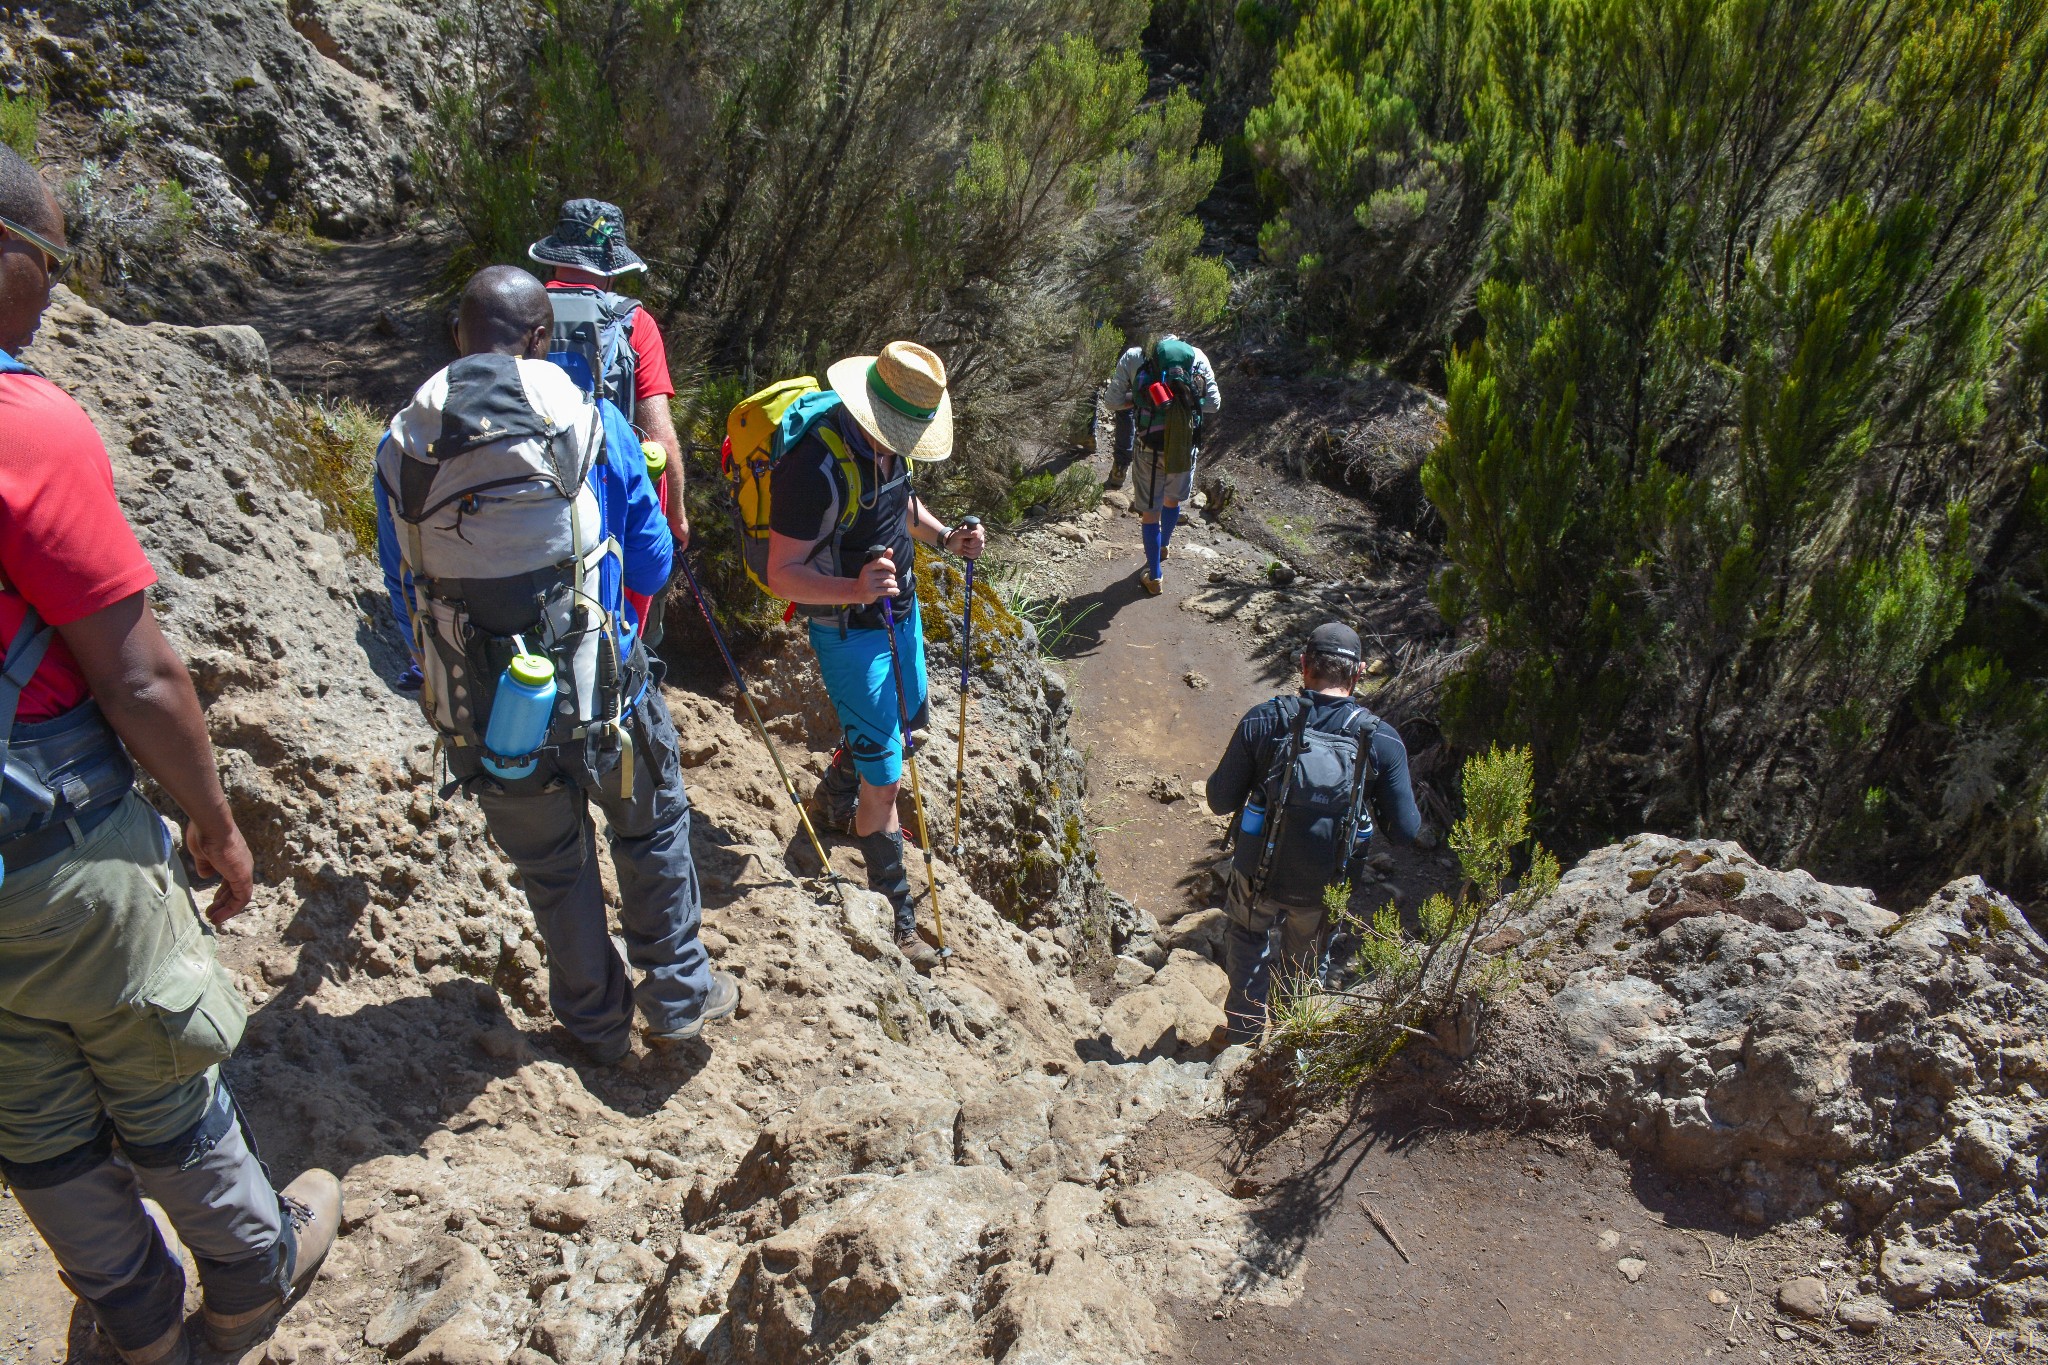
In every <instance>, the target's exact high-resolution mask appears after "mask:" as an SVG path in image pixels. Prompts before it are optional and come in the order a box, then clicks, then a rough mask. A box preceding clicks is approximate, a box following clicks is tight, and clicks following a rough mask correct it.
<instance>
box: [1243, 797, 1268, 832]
mask: <svg viewBox="0 0 2048 1365" xmlns="http://www.w3.org/2000/svg"><path fill="white" fill-rule="evenodd" d="M1265 827H1266V805H1265V803H1264V802H1263V801H1261V800H1259V799H1258V798H1257V797H1253V798H1252V799H1251V800H1249V801H1247V802H1245V803H1244V815H1243V817H1242V818H1241V819H1239V820H1238V822H1237V832H1238V833H1239V834H1257V833H1258V832H1259V831H1260V830H1262V829H1264V828H1265Z"/></svg>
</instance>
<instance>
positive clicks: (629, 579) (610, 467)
mask: <svg viewBox="0 0 2048 1365" xmlns="http://www.w3.org/2000/svg"><path fill="white" fill-rule="evenodd" d="M598 403H599V407H600V409H601V410H602V412H603V414H604V444H605V459H604V461H603V462H602V463H601V464H596V465H593V466H591V470H590V478H589V480H588V482H589V484H590V487H591V489H592V490H593V491H594V492H596V494H597V500H598V504H599V505H600V506H601V507H603V508H604V528H605V532H606V534H608V535H610V536H612V537H614V538H615V539H616V540H617V541H618V542H619V546H620V549H621V551H622V552H623V554H624V557H625V572H624V581H623V583H622V582H621V581H620V580H621V575H620V569H619V565H618V564H617V562H615V561H613V560H610V559H607V560H606V561H605V562H604V568H603V569H602V571H601V572H600V573H599V575H598V600H599V601H601V602H602V603H604V607H605V610H607V611H609V612H611V613H612V614H613V615H615V616H617V617H618V618H619V620H620V622H621V623H622V627H623V630H622V638H621V639H620V641H619V645H620V648H621V650H622V651H623V652H625V653H630V652H631V645H632V643H633V640H634V638H635V637H636V636H637V635H638V634H639V633H640V619H639V616H638V615H637V614H636V613H635V612H634V611H633V609H632V607H631V605H630V604H629V603H627V601H626V594H625V592H624V589H625V588H631V589H632V590H633V591H634V592H637V593H640V594H641V595H643V596H646V597H652V596H653V595H654V594H655V593H657V592H660V591H661V590H662V588H664V587H666V586H667V585H668V579H669V574H670V572H671V571H672V570H673V569H674V568H675V550H676V543H675V537H674V536H673V535H671V534H670V532H669V529H668V520H667V519H666V518H665V517H663V516H662V514H661V502H660V500H659V499H658V498H657V497H656V496H655V492H654V485H653V483H651V482H650V481H649V480H648V477H647V461H645V460H644V459H642V458H640V438H639V436H638V435H636V434H635V433H634V431H633V424H632V423H631V422H628V421H627V420H626V414H624V413H623V412H620V411H619V410H618V408H617V407H615V406H613V405H612V403H611V401H610V400H609V399H599V400H598ZM384 439H385V440H387V441H388V440H390V439H391V438H390V437H389V436H386V437H385V438H384ZM370 483H371V485H372V486H373V488H374V489H375V490H376V495H377V562H378V563H379V564H380V565H381V566H382V567H383V569H384V591H385V593H386V594H387V595H388V596H389V597H390V598H391V614H392V616H393V617H394V618H396V619H397V621H398V628H399V630H400V631H402V632H403V633H404V635H405V640H406V645H407V647H408V648H410V647H411V645H412V575H411V574H409V573H407V572H406V571H405V566H404V564H403V563H402V562H401V561H400V559H399V555H398V532H397V530H396V528H395V527H394V526H393V524H392V520H391V499H390V496H389V495H388V494H387V493H386V492H385V491H384V481H383V480H382V479H380V478H378V477H376V475H374V474H372V475H371V476H370Z"/></svg>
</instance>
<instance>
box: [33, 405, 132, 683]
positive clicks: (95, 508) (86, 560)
mask: <svg viewBox="0 0 2048 1365" xmlns="http://www.w3.org/2000/svg"><path fill="white" fill-rule="evenodd" d="M0 576H4V577H5V579H6V586H5V589H4V590H0V648H4V646H5V645H7V644H9V643H12V641H13V640H14V637H15V634H16V632H18V631H19V630H20V629H21V621H22V617H23V616H24V615H25V614H26V611H27V607H28V605H31V604H32V605H33V606H34V607H35V609H36V610H37V611H38V612H39V613H41V614H42V618H43V619H44V620H45V621H47V622H49V623H50V624H51V625H53V626H65V625H69V624H71V623H72V622H73V621H78V620H82V619H84V618H85V617H87V616H90V615H92V614H93V613H94V612H96V611H102V610H104V609H106V608H107V607H110V606H112V605H114V603H116V602H119V601H120V600H121V599H122V598H124V597H129V596H132V595H133V594H135V593H138V592H140V591H142V590H143V589H144V588H147V587H148V586H149V585H150V584H152V583H154V582H156V571H155V570H154V569H152V568H151V567H150V566H149V558H148V556H146V555H144V554H143V553H142V546H141V545H140V544H139V543H138V542H137V541H136V539H135V532H134V531H133V530H131V529H130V528H129V525H128V519H127V518H126V517H124V516H123V515H121V504H120V503H119V502H118V501H116V500H115V497H114V467H113V465H112V463H110V462H109V461H108V459H107V448H106V446H105V444H104V443H102V442H101V440H100V436H99V433H98V432H97V431H95V430H94V429H93V425H92V419H91V418H89V417H87V416H86V415H85V410H84V409H83V408H81V407H79V406H78V404H77V403H76V402H74V401H72V398H71V396H70V395H69V394H67V393H65V392H64V391H63V390H62V389H60V388H58V387H57V386H56V385H55V384H52V383H51V382H50V381H49V380H47V379H44V378H42V377H41V376H40V375H29V374H0ZM86 696H87V689H86V685H85V675H84V674H83V673H82V672H80V671H79V668H78V662H77V660H75V659H73V658H72V657H71V651H70V650H69V649H67V648H65V646H64V641H63V640H62V639H57V640H52V641H51V642H50V651H49V653H47V654H45V655H44V656H43V662H42V664H41V666H40V667H38V668H37V669H36V674H35V677H34V678H33V679H31V680H30V682H29V685H28V687H27V688H25V689H24V690H23V692H22V694H21V709H20V710H19V712H17V714H16V719H17V720H23V721H33V720H48V719H50V718H51V717H52V716H57V715H62V714H63V713H64V712H66V711H69V710H70V709H71V708H72V707H74V706H76V705H78V703H79V702H81V701H84V700H85V698H86Z"/></svg>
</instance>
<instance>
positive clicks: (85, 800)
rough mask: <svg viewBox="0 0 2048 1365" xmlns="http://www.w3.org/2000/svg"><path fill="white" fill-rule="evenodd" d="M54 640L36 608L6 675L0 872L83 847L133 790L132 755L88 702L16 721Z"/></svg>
mask: <svg viewBox="0 0 2048 1365" xmlns="http://www.w3.org/2000/svg"><path fill="white" fill-rule="evenodd" d="M54 634H55V632H54V631H53V630H52V629H51V628H50V627H49V626H46V625H44V624H43V619H42V617H41V616H39V615H37V614H36V611H35V609H34V608H30V609H29V610H28V613H27V615H25V616H24V617H23V618H22V623H21V629H20V631H19V632H17V633H16V635H15V637H14V640H13V642H12V643H11V644H9V646H8V648H7V658H6V663H5V668H4V672H0V735H4V736H5V739H4V741H0V764H4V769H5V777H4V781H0V868H13V869H15V870H16V871H19V870H20V869H22V868H24V867H28V866H30V865H31V864H34V863H39V862H41V861H42V860H43V859H45V858H48V857H51V856H53V855H55V854H57V853H61V852H63V851H64V850H65V849H67V848H70V847H71V846H73V845H74V844H80V843H83V842H84V841H85V836H86V835H87V834H88V833H90V832H91V831H92V830H93V829H94V828H95V827H97V826H98V825H99V824H100V823H101V822H102V821H104V820H106V819H107V817H109V816H111V815H112V814H113V813H114V811H115V809H116V808H117V807H118V806H119V805H120V803H121V798H122V797H124V796H126V795H127V794H128V791H129V789H130V788H131V787H133V786H134V785H135V765H134V763H133V762H132V761H131V760H130V759H129V757H128V750H127V749H126V748H125V747H124V746H123V745H122V743H121V739H120V736H118V735H116V734H115V733H114V727H113V726H111V725H109V724H107V720H106V717H105V716H103V715H102V714H100V708H99V706H98V704H97V703H95V702H93V701H92V700H91V699H90V698H88V699H87V700H85V701H82V702H80V703H79V704H78V705H76V706H74V707H72V708H71V709H70V710H69V711H66V712H65V713H64V714H63V715H61V716H57V717H55V718H54V719H51V720H43V721H34V722H30V723H27V724H22V725H16V724H15V723H14V717H15V713H16V711H17V709H18V708H19V706H20V704H21V693H22V689H23V688H25V687H26V686H27V685H28V682H29V679H31V678H33V677H34V676H35V671H36V667H37V665H39V664H40V663H41V662H42V659H43V655H44V653H45V652H46V651H47V650H48V648H49V645H50V641H51V639H52V637H53V636H54Z"/></svg>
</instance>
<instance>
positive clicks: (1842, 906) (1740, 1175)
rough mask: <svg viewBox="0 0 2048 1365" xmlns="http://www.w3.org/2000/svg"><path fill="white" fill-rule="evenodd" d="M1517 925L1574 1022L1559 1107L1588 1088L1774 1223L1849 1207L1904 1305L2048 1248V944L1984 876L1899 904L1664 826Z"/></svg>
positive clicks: (1582, 867)
mask: <svg viewBox="0 0 2048 1365" xmlns="http://www.w3.org/2000/svg"><path fill="white" fill-rule="evenodd" d="M1509 928H1511V929H1515V930H1518V931H1519V933H1518V934H1507V933H1505V932H1503V933H1500V934H1497V935H1495V937H1494V940H1493V942H1495V944H1496V945H1497V946H1496V947H1495V948H1494V949H1493V951H1495V952H1498V953H1502V954H1512V955H1513V956H1514V957H1516V958H1518V959H1519V960H1520V963H1521V969H1522V971H1523V973H1524V975H1525V977H1526V978H1527V979H1528V980H1529V981H1530V982H1531V983H1532V986H1531V988H1530V989H1533V990H1534V992H1535V994H1536V996H1537V997H1538V999H1539V1000H1542V1001H1543V1007H1542V1012H1543V1013H1544V1014H1545V1015H1546V1016H1548V1017H1551V1018H1553V1019H1554V1023H1555V1026H1556V1027H1557V1028H1558V1029H1560V1030H1561V1034H1562V1047H1561V1065H1562V1066H1563V1067H1564V1068H1565V1069H1567V1070H1568V1071H1569V1072H1570V1073H1571V1074H1570V1075H1569V1076H1568V1077H1567V1078H1566V1079H1567V1080H1568V1081H1569V1082H1570V1083H1569V1084H1552V1085H1549V1087H1548V1090H1547V1092H1546V1093H1548V1094H1550V1095H1554V1096H1556V1097H1558V1100H1557V1104H1558V1107H1559V1110H1560V1115H1559V1116H1562V1111H1563V1110H1564V1109H1565V1108H1567V1107H1576V1106H1577V1105H1579V1104H1580V1103H1583V1102H1584V1099H1585V1097H1588V1096H1590V1097H1591V1102H1592V1105H1593V1107H1594V1110H1595V1112H1596V1113H1597V1115H1598V1116H1599V1117H1600V1119H1601V1120H1602V1121H1604V1123H1605V1125H1606V1126H1607V1127H1608V1129H1609V1131H1610V1132H1612V1133H1613V1134H1614V1135H1615V1136H1617V1137H1619V1138H1620V1139H1621V1140H1622V1141H1624V1142H1625V1143H1627V1144H1628V1145H1630V1146H1633V1147H1635V1148H1637V1149H1638V1150H1640V1151H1642V1152H1644V1153H1645V1154H1646V1155H1648V1156H1650V1157H1651V1158H1653V1159H1654V1160H1656V1161H1657V1162H1658V1163H1660V1164H1662V1165H1663V1166H1665V1167H1667V1168H1670V1169H1674V1170H1678V1171H1684V1172H1693V1173H1700V1174H1709V1175H1713V1174H1718V1173H1721V1172H1729V1173H1731V1174H1732V1175H1733V1186H1732V1191H1731V1193H1732V1195H1733V1200H1734V1205H1735V1211H1736V1212H1737V1213H1738V1214H1740V1215H1742V1216H1743V1217H1745V1218H1748V1219H1750V1220H1753V1221H1758V1222H1762V1221H1767V1220H1773V1219H1779V1218H1784V1217H1787V1216H1793V1215H1797V1214H1800V1213H1804V1212H1807V1211H1810V1210H1812V1209H1814V1208H1817V1207H1819V1206H1820V1205H1822V1204H1823V1203H1826V1202H1827V1201H1829V1200H1831V1199H1834V1200H1840V1201H1841V1202H1842V1204H1843V1205H1844V1206H1846V1207H1845V1211H1846V1212H1847V1214H1848V1215H1849V1217H1850V1220H1851V1223H1852V1229H1851V1230H1852V1231H1865V1232H1868V1231H1875V1232H1878V1233H1880V1234H1881V1235H1882V1237H1883V1238H1884V1241H1885V1246H1886V1249H1885V1251H1884V1253H1883V1256H1882V1260H1881V1265H1880V1270H1879V1278H1880V1280H1881V1281H1882V1283H1883V1285H1884V1288H1885V1291H1886V1293H1887V1294H1889V1295H1890V1296H1891V1297H1892V1298H1893V1300H1894V1301H1895V1302H1898V1303H1901V1304H1916V1303H1924V1302H1927V1301H1928V1300H1930V1299H1933V1298H1937V1297H1954V1296H1957V1295H1963V1294H1970V1293H1974V1292H1977V1290H1978V1289H1980V1288H1981V1287H1982V1286H1983V1285H1984V1284H1986V1283H1989V1282H1993V1281H1996V1280H1998V1279H2000V1278H2003V1277H2004V1276H2006V1275H2007V1274H2008V1273H2010V1271H2011V1270H2012V1268H2013V1267H2015V1266H2019V1265H2021V1264H2022V1263H2025V1264H2034V1263H2036V1261H2035V1260H2031V1259H2030V1258H2037V1253H2038V1249H2039V1248H2040V1247H2041V1246H2042V1245H2044V1244H2048V1218H2044V1216H2043V1215H2041V1214H2040V1213H2039V1212H2038V1205H2037V1203H2036V1202H2035V1201H2034V1199H2033V1196H2032V1194H2031V1193H2030V1190H2031V1188H2032V1185H2033V1182H2034V1181H2036V1180H2037V1179H2038V1178H2039V1172H2040V1159H2039V1154H2040V1152H2041V1150H2042V1144H2043V1141H2044V1139H2048V1102H2044V1100H2043V1099H2042V1092H2043V1091H2044V1090H2048V1084H2044V1083H2048V1051H2044V1049H2043V1045H2042V1043H2041V1039H2042V1038H2043V1037H2044V1036H2048V944H2044V943H2043V941H2042V939H2041V937H2040V936H2039V935H2038V934H2037V933H2035V932H2034V930H2033V929H2032V928H2031V927H2030V926H2029V925H2028V923H2027V920H2026V917H2025V916H2024V915H2023V914H2022V913H2021V911H2020V910H2019V908H2018V907H2017V906H2015V905H2014V904H2013V903H2012V902H2011V901H2009V900H2007V899H2006V898H2005V897H2004V896H2002V895H2000V894H1999V893H1997V892H1996V891H1993V890H1992V889H1991V888H1990V887H1988V886H1986V885H1985V884H1984V882H1983V881H1982V880H1981V879H1979V878H1975V877H1969V878H1963V879H1961V880H1959V881H1956V882H1953V883H1951V884H1949V885H1948V886H1946V887H1943V888H1942V889H1941V890H1940V891H1939V892H1937V893H1936V894H1935V895H1934V896H1933V897H1932V898H1931V899H1929V900H1928V901H1927V902H1926V903H1925V904H1924V905H1922V906H1920V907H1919V908H1918V909H1915V910H1912V911H1910V912H1908V913H1906V914H1904V915H1898V914H1894V913H1892V912H1890V911H1888V910H1886V909H1884V908H1882V907H1881V906H1879V905H1877V904H1875V903H1874V902H1873V901H1872V899H1871V897H1870V894H1869V893H1868V892H1866V891H1862V890H1859V889H1856V888H1845V887H1837V886H1830V885H1828V884H1826V883H1824V882H1820V881H1818V880H1816V879H1815V878H1814V877H1812V876H1810V875H1809V874H1807V873H1805V872H1798V871H1794V872H1781V871H1777V870H1774V869H1771V868H1767V867H1764V866H1763V865H1761V864H1760V863H1758V862H1757V861H1756V860H1755V859H1754V858H1751V857H1750V856H1749V855H1748V854H1747V853H1746V852H1744V851H1743V850H1742V849H1741V848H1740V847H1739V846H1738V845H1735V844H1732V843H1726V842H1719V841H1713V840H1677V839H1669V838H1664V837H1661V836H1654V835H1643V836H1639V837H1637V838H1635V839H1631V840H1629V841H1628V842H1627V843H1625V844H1619V845H1615V846H1612V847H1609V848H1604V849H1600V850H1597V851H1595V852H1593V853H1591V854H1589V855H1587V857H1586V858H1585V859H1583V860H1582V861H1581V862H1580V863H1579V864H1578V865H1577V866H1576V867H1574V868H1572V869H1571V870H1570V871H1569V872H1568V873H1566V874H1565V876H1564V877H1563V879H1562V880H1561V882H1560V884H1559V886H1558V888H1557V890H1556V891H1555V892H1554V893H1552V894H1551V895H1550V896H1549V897H1547V898H1546V899H1545V900H1543V901H1542V902H1540V903H1539V904H1537V905H1536V906H1535V907H1533V908H1532V909H1531V910H1530V911H1529V912H1528V913H1527V914H1526V915H1525V916H1524V917H1523V918H1522V920H1521V921H1520V922H1518V923H1517V924H1514V925H1511V926H1509ZM1959 1210H1960V1211H1963V1212H1960V1213H1959V1212H1958V1211H1959ZM1951 1215H1955V1216H1953V1217H1952V1216H1951ZM1788 1311H1790V1310H1789V1309H1788Z"/></svg>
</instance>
